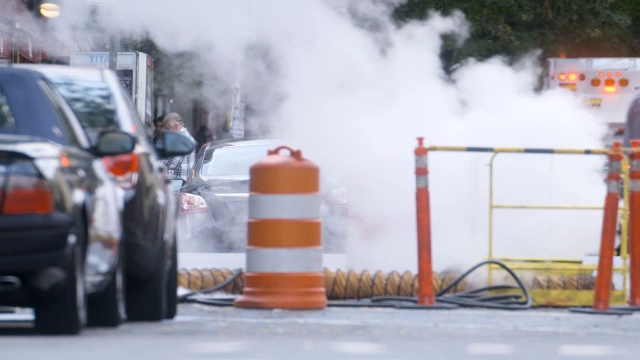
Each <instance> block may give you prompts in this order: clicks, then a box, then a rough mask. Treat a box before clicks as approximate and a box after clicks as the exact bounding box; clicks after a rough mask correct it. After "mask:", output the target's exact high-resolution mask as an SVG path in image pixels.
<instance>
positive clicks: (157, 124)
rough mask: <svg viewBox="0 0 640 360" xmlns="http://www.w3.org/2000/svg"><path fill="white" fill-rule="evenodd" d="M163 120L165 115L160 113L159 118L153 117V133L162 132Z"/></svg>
mask: <svg viewBox="0 0 640 360" xmlns="http://www.w3.org/2000/svg"><path fill="white" fill-rule="evenodd" d="M162 120H164V115H160V116H158V117H157V118H155V119H153V134H154V135H157V134H159V133H160V132H162Z"/></svg>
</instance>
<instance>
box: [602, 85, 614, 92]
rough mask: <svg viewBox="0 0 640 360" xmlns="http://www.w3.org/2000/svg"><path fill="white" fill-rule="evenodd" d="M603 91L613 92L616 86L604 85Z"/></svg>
mask: <svg viewBox="0 0 640 360" xmlns="http://www.w3.org/2000/svg"><path fill="white" fill-rule="evenodd" d="M604 92H608V93H614V92H616V87H615V86H605V87H604Z"/></svg>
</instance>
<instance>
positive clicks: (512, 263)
mask: <svg viewBox="0 0 640 360" xmlns="http://www.w3.org/2000/svg"><path fill="white" fill-rule="evenodd" d="M428 149H429V151H449V152H484V153H493V155H492V156H491V160H490V162H489V169H490V170H489V219H488V221H489V234H488V258H489V260H500V261H502V262H504V263H505V264H506V265H507V266H509V267H510V268H511V269H513V270H514V271H516V272H521V273H522V272H528V273H531V272H533V273H535V274H539V275H552V274H562V275H569V276H571V275H578V274H593V272H594V271H595V270H596V269H597V265H596V264H594V265H589V264H584V263H583V261H582V259H540V258H516V257H499V256H496V255H495V254H494V239H493V235H494V234H493V232H494V228H493V225H494V210H496V209H511V210H518V209H542V210H603V209H604V206H577V205H544V204H533V205H532V204H499V203H496V202H495V200H494V160H495V158H496V156H497V155H498V154H500V153H516V154H570V155H607V154H608V153H609V150H608V149H545V148H495V147H461V146H429V147H428ZM623 150H624V151H628V149H623ZM622 168H623V179H624V181H623V184H624V185H623V197H622V199H623V204H622V205H621V206H620V207H619V211H618V214H619V217H618V218H619V224H620V254H619V256H620V258H621V260H622V266H615V267H614V268H613V271H614V272H616V273H620V274H621V275H622V279H623V280H622V289H615V290H614V291H613V292H612V295H611V303H612V304H624V303H625V301H626V294H627V283H628V281H627V277H628V275H627V274H628V244H627V242H628V219H629V206H628V204H629V191H628V178H629V171H628V160H627V157H626V156H625V157H623V166H622ZM604 187H605V186H604V184H603V188H604ZM495 270H498V268H497V267H495V266H494V267H490V268H489V273H488V282H489V284H490V285H492V284H493V282H494V279H493V277H494V275H493V272H494V271H495ZM589 276H591V275H589ZM530 291H531V295H532V297H533V302H534V305H549V306H587V305H591V304H592V303H593V290H592V289H591V290H578V289H575V288H574V289H558V288H553V289H552V288H546V289H545V288H538V289H535V288H532V289H530Z"/></svg>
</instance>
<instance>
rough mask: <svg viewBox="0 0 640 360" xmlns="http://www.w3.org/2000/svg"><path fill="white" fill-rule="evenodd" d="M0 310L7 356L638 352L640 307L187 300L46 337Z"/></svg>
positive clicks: (562, 355) (0, 341) (51, 359)
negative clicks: (273, 304)
mask: <svg viewBox="0 0 640 360" xmlns="http://www.w3.org/2000/svg"><path fill="white" fill-rule="evenodd" d="M30 316H31V314H30V313H29V312H26V311H22V312H19V313H17V314H9V315H0V358H2V359H47V360H57V359H65V360H73V359H82V360H86V359H92V360H100V359H154V360H160V359H174V360H198V359H238V360H260V359H323V360H327V359H389V360H390V359H455V360H457V359H460V360H463V359H464V360H468V359H545V360H550V359H638V356H639V355H638V354H640V342H639V341H638V340H637V339H640V313H638V314H633V315H627V316H611V315H586V314H575V313H570V312H568V311H567V310H565V309H557V308H556V309H532V310H523V311H505V310H487V309H469V308H459V309H453V310H399V309H393V308H345V307H333V306H330V307H327V308H326V309H324V310H315V311H290V310H258V309H239V308H234V307H232V306H207V305H199V304H181V305H180V308H179V313H178V316H177V317H176V319H174V320H169V321H163V322H161V323H126V324H124V325H122V326H121V327H119V328H116V329H108V328H88V329H86V330H84V331H83V332H82V333H81V334H80V335H78V336H53V337H52V336H42V335H38V334H35V333H34V332H33V330H32V329H31V322H30V321H29V320H30Z"/></svg>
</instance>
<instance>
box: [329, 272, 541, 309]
mask: <svg viewBox="0 0 640 360" xmlns="http://www.w3.org/2000/svg"><path fill="white" fill-rule="evenodd" d="M491 264H493V265H497V266H499V267H501V268H502V269H503V270H505V271H506V272H507V273H508V274H509V275H510V276H511V277H512V278H513V279H514V281H515V282H516V284H517V286H511V285H493V286H486V287H483V288H478V289H473V290H468V291H462V292H458V293H453V294H447V292H448V291H449V290H451V289H452V288H453V287H455V286H456V285H457V284H458V283H460V282H461V281H462V280H464V279H465V278H466V277H467V276H469V275H470V274H471V273H473V272H474V271H475V270H476V269H478V268H480V267H481V266H484V265H491ZM509 290H520V291H521V293H520V294H513V293H511V294H493V295H492V294H490V292H491V291H509ZM523 297H524V299H522V298H523ZM435 299H436V302H441V303H448V304H454V305H457V306H460V307H480V308H490V309H501V310H524V309H530V308H531V302H532V301H531V294H529V290H527V288H526V287H525V286H524V284H523V283H522V281H521V280H520V278H519V277H518V276H517V275H516V274H515V273H514V272H513V271H512V270H511V269H509V267H507V266H506V265H505V264H503V263H502V262H500V261H497V260H487V261H483V262H481V263H479V264H477V265H475V266H473V267H472V268H471V269H469V270H467V271H466V272H464V273H463V274H462V275H460V276H459V277H458V278H457V279H456V280H454V281H453V282H451V284H449V285H448V286H446V287H444V288H443V289H442V290H440V291H439V292H438V293H437V294H436V297H435ZM407 302H409V303H413V304H417V302H418V299H417V297H414V296H378V297H373V298H371V299H370V300H364V301H363V300H359V301H330V302H329V305H330V306H332V305H333V306H342V307H378V306H380V307H394V306H396V305H397V306H398V307H402V306H401V304H402V303H407ZM423 307H424V308H428V307H429V305H425V306H423ZM413 308H419V307H413Z"/></svg>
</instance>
